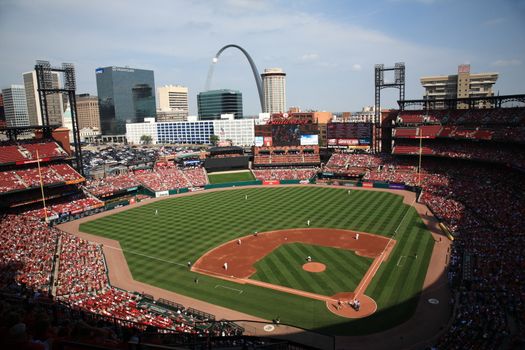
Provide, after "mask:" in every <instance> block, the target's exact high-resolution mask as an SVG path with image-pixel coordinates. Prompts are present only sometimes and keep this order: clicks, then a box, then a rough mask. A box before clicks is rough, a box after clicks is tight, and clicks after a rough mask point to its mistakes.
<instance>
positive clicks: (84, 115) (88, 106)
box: [76, 94, 100, 130]
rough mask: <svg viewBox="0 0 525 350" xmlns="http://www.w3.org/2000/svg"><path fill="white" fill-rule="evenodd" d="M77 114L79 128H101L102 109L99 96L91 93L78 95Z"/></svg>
mask: <svg viewBox="0 0 525 350" xmlns="http://www.w3.org/2000/svg"><path fill="white" fill-rule="evenodd" d="M76 99H77V116H78V127H79V129H84V128H91V129H97V130H100V111H99V106H98V97H97V96H90V95H89V94H80V95H77V98H76Z"/></svg>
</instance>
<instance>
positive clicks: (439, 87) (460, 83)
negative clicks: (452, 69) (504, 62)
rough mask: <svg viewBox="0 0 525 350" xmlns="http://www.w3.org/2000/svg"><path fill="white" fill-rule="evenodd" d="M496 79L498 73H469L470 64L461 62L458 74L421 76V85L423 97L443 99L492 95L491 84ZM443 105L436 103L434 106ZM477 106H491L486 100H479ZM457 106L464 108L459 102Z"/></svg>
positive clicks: (439, 106)
mask: <svg viewBox="0 0 525 350" xmlns="http://www.w3.org/2000/svg"><path fill="white" fill-rule="evenodd" d="M496 80H498V73H470V65H469V64H462V65H460V66H459V67H458V74H454V75H442V76H428V77H422V78H421V85H422V86H423V88H424V89H425V95H424V96H423V98H424V99H428V100H435V101H439V100H444V99H455V98H465V97H487V96H494V90H493V89H492V87H493V85H494V84H495V83H496ZM441 107H444V104H440V103H438V104H437V105H436V108H441ZM477 107H479V108H489V107H492V106H491V105H490V104H488V103H486V102H480V104H479V105H478V106H477ZM458 108H466V105H465V104H459V105H458Z"/></svg>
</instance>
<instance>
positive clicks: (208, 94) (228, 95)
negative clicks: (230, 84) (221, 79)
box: [197, 89, 243, 120]
mask: <svg viewBox="0 0 525 350" xmlns="http://www.w3.org/2000/svg"><path fill="white" fill-rule="evenodd" d="M197 107H198V111H199V120H213V119H219V118H220V117H221V114H229V113H232V114H234V115H235V119H241V118H242V117H243V111H242V94H241V93H240V92H239V91H235V90H227V89H223V90H210V91H204V92H201V93H199V94H198V95H197Z"/></svg>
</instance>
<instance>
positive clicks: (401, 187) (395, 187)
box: [388, 183, 405, 190]
mask: <svg viewBox="0 0 525 350" xmlns="http://www.w3.org/2000/svg"><path fill="white" fill-rule="evenodd" d="M388 188H391V189H393V190H404V189H405V184H394V183H392V184H389V185H388Z"/></svg>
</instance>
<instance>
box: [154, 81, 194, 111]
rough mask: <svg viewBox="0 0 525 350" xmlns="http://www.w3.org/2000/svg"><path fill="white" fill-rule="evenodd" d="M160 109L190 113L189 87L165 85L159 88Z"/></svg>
mask: <svg viewBox="0 0 525 350" xmlns="http://www.w3.org/2000/svg"><path fill="white" fill-rule="evenodd" d="M157 98H158V101H159V110H161V111H170V110H171V111H178V112H180V113H183V112H185V113H186V116H187V115H188V88H187V87H185V86H178V85H177V86H174V85H165V86H162V87H159V88H157Z"/></svg>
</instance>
